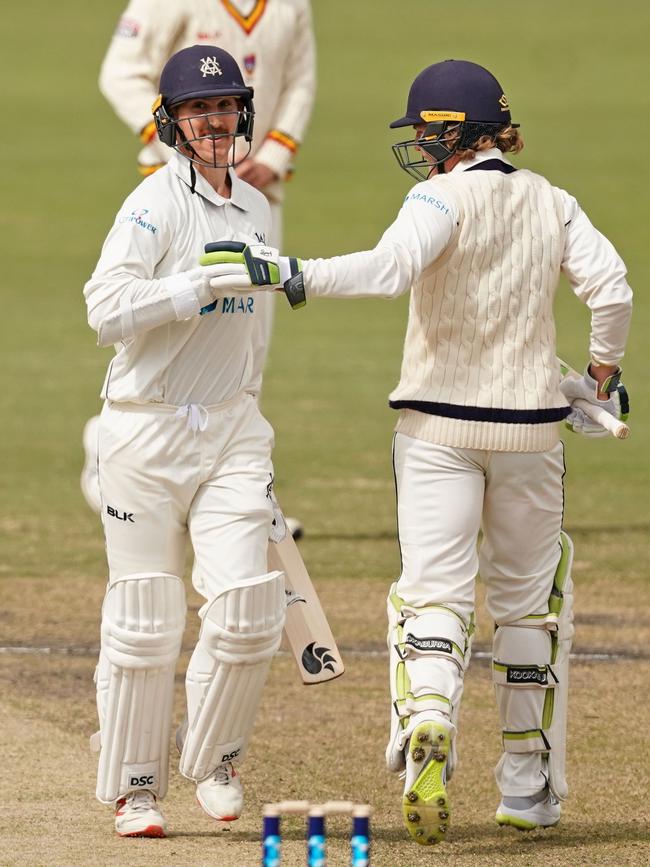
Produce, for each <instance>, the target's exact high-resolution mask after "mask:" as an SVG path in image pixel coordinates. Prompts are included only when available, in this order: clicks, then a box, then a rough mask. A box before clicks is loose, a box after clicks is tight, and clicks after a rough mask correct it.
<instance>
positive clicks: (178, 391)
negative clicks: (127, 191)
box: [84, 154, 270, 406]
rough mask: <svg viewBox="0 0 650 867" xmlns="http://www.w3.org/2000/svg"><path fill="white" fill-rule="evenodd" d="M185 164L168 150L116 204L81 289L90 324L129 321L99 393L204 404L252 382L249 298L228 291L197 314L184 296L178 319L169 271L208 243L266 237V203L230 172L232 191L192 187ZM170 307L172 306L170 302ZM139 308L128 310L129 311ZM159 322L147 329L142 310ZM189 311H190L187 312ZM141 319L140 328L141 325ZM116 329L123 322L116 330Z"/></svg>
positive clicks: (194, 260) (202, 183)
mask: <svg viewBox="0 0 650 867" xmlns="http://www.w3.org/2000/svg"><path fill="white" fill-rule="evenodd" d="M189 169H190V163H189V161H188V160H187V159H185V158H184V157H182V156H180V155H179V154H173V156H172V159H171V161H170V162H169V164H168V165H167V166H165V168H163V169H160V171H158V172H156V173H155V174H154V175H151V176H150V177H148V178H146V179H145V180H144V181H143V182H142V183H141V184H140V185H139V186H138V187H136V189H135V190H134V191H133V192H132V193H131V195H130V196H128V198H127V199H126V201H125V202H124V204H123V206H122V208H121V209H120V211H119V212H118V214H117V217H116V219H115V223H114V224H113V227H112V229H111V230H110V232H109V234H108V237H107V238H106V241H105V243H104V247H103V249H102V253H101V257H100V259H99V262H98V263H97V267H96V268H95V271H94V273H93V275H92V277H91V278H90V280H89V281H88V282H87V283H86V286H85V287H84V296H85V298H86V304H87V307H88V321H89V323H90V326H91V327H92V328H93V329H94V330H95V331H97V332H98V333H99V334H100V335H101V334H102V332H103V331H104V329H110V330H109V333H113V329H114V323H115V322H116V321H118V322H121V323H124V322H126V323H130V328H129V333H132V336H130V337H127V338H125V339H123V340H122V341H121V342H120V343H119V344H117V345H116V351H117V354H116V356H115V357H114V358H113V360H112V361H111V363H110V365H109V368H108V372H107V374H106V379H105V381H104V386H103V389H102V397H103V398H106V399H109V400H112V401H120V402H135V403H149V402H154V403H165V404H172V405H176V406H181V405H184V404H190V403H199V404H203V405H204V406H210V405H214V404H219V403H223V402H224V401H227V400H230V399H231V398H233V397H234V396H236V395H237V394H239V393H240V392H244V391H250V392H252V393H256V392H257V390H258V384H259V383H258V381H257V378H256V377H255V376H254V375H253V358H254V353H255V352H256V351H257V350H259V346H258V345H256V341H259V340H261V339H262V336H261V333H262V331H263V329H260V328H254V327H253V326H254V323H255V319H256V309H255V305H256V297H255V293H254V292H251V293H250V294H242V293H233V294H232V295H231V296H227V297H225V298H219V299H218V300H217V301H216V302H215V307H214V309H213V310H211V311H210V312H206V313H205V314H204V315H198V314H197V313H196V311H198V309H199V307H200V306H201V303H202V302H201V299H198V298H194V299H192V298H188V297H187V292H185V294H184V298H183V302H182V303H183V305H184V306H185V308H186V309H187V314H186V315H188V316H189V318H187V319H182V320H180V321H179V320H178V319H177V318H176V312H177V310H178V306H179V300H178V298H176V299H174V300H172V297H171V295H170V290H169V286H168V283H169V281H167V282H166V281H164V280H162V279H161V278H166V277H170V276H171V275H175V274H178V273H180V272H183V271H188V270H190V269H193V268H196V267H198V265H199V257H200V255H201V254H202V253H203V250H204V245H205V244H206V243H208V242H211V241H243V242H244V243H258V242H263V243H266V239H267V237H268V233H269V231H270V209H269V204H268V202H267V200H266V199H265V197H264V196H263V195H262V193H260V192H259V191H258V190H256V189H254V188H253V187H251V186H250V185H249V184H247V183H245V182H243V181H241V180H239V179H238V178H237V176H236V175H235V174H234V172H232V171H231V172H230V178H231V181H232V189H231V197H230V199H224V198H222V197H221V196H219V195H218V194H217V193H216V192H215V191H214V190H213V188H212V187H211V186H210V185H209V184H208V182H207V181H206V180H205V179H204V178H203V177H202V176H201V175H199V174H197V176H196V192H195V193H194V194H192V193H191V191H190V172H189ZM175 305H176V306H175ZM134 308H135V309H137V310H139V311H141V316H139V317H133V315H132V311H133V310H134ZM148 311H155V314H156V316H157V318H158V320H160V319H161V318H164V319H167V321H166V323H165V324H162V325H159V326H158V327H155V328H150V327H149V326H148V325H147V324H146V320H147V315H146V314H147V312H148ZM192 313H194V315H191V314H192ZM141 321H142V322H144V323H145V324H144V326H143V327H145V328H147V329H148V330H140V329H139V327H138V324H139V323H140V322H141ZM123 330H124V329H123Z"/></svg>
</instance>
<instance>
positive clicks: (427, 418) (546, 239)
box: [390, 167, 567, 452]
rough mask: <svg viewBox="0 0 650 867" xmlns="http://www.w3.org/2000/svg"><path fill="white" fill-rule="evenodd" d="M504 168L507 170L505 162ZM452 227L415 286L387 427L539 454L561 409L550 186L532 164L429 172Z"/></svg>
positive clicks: (560, 239)
mask: <svg viewBox="0 0 650 867" xmlns="http://www.w3.org/2000/svg"><path fill="white" fill-rule="evenodd" d="M507 168H508V169H509V168H510V167H507ZM435 186H436V189H437V190H439V192H440V195H441V196H442V197H443V198H445V197H446V198H452V200H453V201H454V202H455V203H456V206H457V226H456V231H455V235H454V236H453V238H452V240H451V243H450V244H448V245H447V248H446V250H445V252H444V253H443V255H442V256H441V257H439V258H438V259H437V260H436V261H435V262H434V263H433V264H432V265H430V266H429V267H428V268H427V269H426V270H425V271H424V272H423V273H422V274H421V276H420V279H419V280H418V281H417V282H416V283H415V284H414V285H413V289H412V292H411V299H410V309H409V322H408V328H407V333H406V339H405V345H404V357H403V362H402V371H401V378H400V382H399V385H398V386H397V388H396V389H395V390H394V391H393V392H392V394H391V395H390V405H391V406H392V407H393V408H395V409H400V410H401V413H400V418H399V420H398V423H397V427H396V430H398V431H399V432H401V433H404V434H407V435H409V436H413V437H417V438H419V439H424V440H428V441H430V442H434V443H439V444H441V445H449V446H456V447H463V448H476V449H491V450H497V451H524V452H527V451H544V450H547V449H549V448H551V447H552V446H553V445H554V444H555V443H556V442H557V441H558V437H559V433H558V425H557V422H558V421H559V420H561V419H562V418H564V417H565V415H566V414H567V408H566V400H565V399H564V398H563V396H562V394H561V392H560V391H559V388H558V381H559V374H558V365H557V362H556V359H555V353H556V350H555V326H554V321H553V299H554V295H555V290H556V287H557V284H558V280H559V277H560V266H561V262H562V255H563V249H564V238H565V228H564V209H563V203H562V200H561V197H560V194H559V191H558V190H557V189H556V188H555V187H553V186H552V185H551V184H550V183H549V182H548V181H547V180H545V179H544V178H543V177H541V176H540V175H536V174H534V173H532V172H530V171H526V170H519V171H509V172H508V173H505V172H503V171H480V170H479V171H465V172H462V173H456V174H453V175H448V176H441V177H439V178H436V181H435Z"/></svg>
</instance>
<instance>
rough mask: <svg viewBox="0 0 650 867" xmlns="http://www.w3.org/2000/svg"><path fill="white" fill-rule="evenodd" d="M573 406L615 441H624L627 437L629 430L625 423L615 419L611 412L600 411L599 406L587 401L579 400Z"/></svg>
mask: <svg viewBox="0 0 650 867" xmlns="http://www.w3.org/2000/svg"><path fill="white" fill-rule="evenodd" d="M573 405H574V406H575V407H577V408H578V409H581V410H582V411H583V412H584V414H585V415H588V416H589V418H590V419H591V420H592V421H595V422H596V424H600V425H602V426H603V427H604V428H605V429H606V430H608V431H609V432H610V433H611V434H612V436H615V437H616V439H617V440H626V439H627V438H628V437H629V435H630V429H629V427H628V426H627V425H626V424H625V422H624V421H620V420H619V419H617V418H615V417H614V416H613V415H612V414H611V412H607V410H606V409H601V408H600V407H599V406H596V405H595V404H593V403H590V402H589V401H588V400H581V399H580V398H578V399H576V400H574V401H573Z"/></svg>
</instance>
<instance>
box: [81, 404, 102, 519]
mask: <svg viewBox="0 0 650 867" xmlns="http://www.w3.org/2000/svg"><path fill="white" fill-rule="evenodd" d="M98 435H99V416H98V415H94V416H93V417H92V418H90V419H88V421H87V422H86V426H85V427H84V432H83V438H82V442H83V447H84V465H83V469H82V471H81V478H80V480H79V483H80V485H81V493H82V494H83V495H84V499H85V500H86V502H87V503H88V505H89V506H90V508H91V509H92V510H93V512H96V513H97V514H99V513H100V512H101V510H102V498H101V495H100V493H99V468H98V466H97V457H98V453H97V451H98V450H97V437H98Z"/></svg>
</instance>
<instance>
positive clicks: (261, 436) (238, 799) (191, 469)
mask: <svg viewBox="0 0 650 867" xmlns="http://www.w3.org/2000/svg"><path fill="white" fill-rule="evenodd" d="M153 115H154V120H155V123H156V127H157V130H158V135H159V137H160V140H161V141H162V142H163V143H164V144H165V145H166V146H167V147H169V148H171V149H172V150H173V151H174V153H173V154H172V156H171V159H170V160H169V162H168V163H167V165H166V166H165V167H164V168H161V169H160V170H159V171H157V172H156V173H155V174H152V175H150V176H149V177H147V178H146V179H145V180H144V181H142V183H141V184H140V185H139V186H138V187H137V188H136V189H135V190H134V192H133V193H131V195H130V196H128V198H127V199H126V201H125V202H124V205H123V206H122V207H121V208H120V210H119V212H118V214H117V217H116V219H115V222H114V225H113V227H112V229H111V230H110V232H109V234H108V237H107V238H106V241H105V243H104V247H103V249H102V253H101V256H100V259H99V261H98V263H97V266H96V268H95V271H94V273H93V275H92V277H91V278H90V280H89V281H88V282H87V283H86V286H85V288H84V295H85V298H86V303H87V309H88V321H89V323H90V325H91V327H92V328H93V329H94V330H95V331H96V332H97V335H98V343H99V345H100V346H110V345H114V346H115V349H116V354H115V356H114V358H113V359H112V361H111V363H110V365H109V369H108V372H107V375H106V379H105V382H104V386H103V390H102V397H103V398H104V408H103V411H102V415H101V421H100V428H99V440H98V442H99V482H100V490H101V504H102V519H103V524H104V532H105V537H106V552H107V558H108V567H109V581H108V587H107V591H106V596H105V599H104V604H103V609H102V623H101V650H100V658H99V664H98V666H97V670H96V677H95V680H96V686H97V708H98V713H99V721H100V731H99V733H98V736H97V737H96V738H95V739H94V743H95V745H96V746H97V747H98V748H99V750H100V752H99V768H98V774H97V798H98V799H99V800H100V801H101V802H102V803H104V804H108V805H111V806H113V807H114V809H115V827H116V830H117V832H118V834H120V835H121V836H125V837H163V836H165V834H166V828H167V824H166V820H165V818H164V816H163V814H162V812H161V808H160V801H161V800H162V799H163V798H164V796H165V794H166V790H167V781H168V764H169V755H168V754H169V736H170V729H171V725H172V713H173V696H174V673H175V667H176V662H177V659H178V656H179V653H180V649H181V641H182V636H183V629H184V625H185V611H186V604H185V590H184V585H183V581H182V580H181V579H182V575H183V569H184V563H185V554H186V548H187V543H188V541H189V542H191V545H192V548H193V551H194V566H193V571H192V582H193V585H194V587H195V589H196V590H197V592H198V593H199V594H200V595H201V596H202V597H203V599H204V604H203V606H202V607H201V609H200V611H199V617H200V620H201V628H200V634H199V638H198V641H197V643H196V646H195V648H194V650H193V653H192V656H191V659H190V661H189V665H188V668H187V672H186V677H185V687H186V702H187V707H186V719H185V721H184V722H182V723H181V725H180V726H179V728H178V731H177V737H176V743H177V746H178V748H179V751H180V771H181V773H182V774H183V776H185V777H187V778H188V779H189V780H190V781H192V782H193V784H194V785H195V787H196V795H197V799H198V801H199V804H200V805H201V807H202V808H203V809H204V811H205V812H206V813H207V814H208V815H209V816H211V817H213V818H214V819H217V820H222V821H233V820H235V819H237V818H238V817H239V815H240V813H241V811H242V807H243V790H242V785H241V778H240V771H239V769H240V766H241V763H242V762H243V760H244V757H245V754H246V748H247V745H248V741H249V738H250V735H251V731H252V728H253V723H254V720H255V714H256V711H257V707H258V704H259V701H260V697H261V693H262V689H263V686H264V682H265V679H266V675H267V671H268V668H269V665H270V662H271V659H272V657H273V655H274V654H275V652H276V650H277V649H278V647H279V644H280V638H281V632H282V628H283V623H284V618H285V610H286V603H285V591H284V575H283V573H282V572H281V571H269V569H268V566H267V546H268V539H269V534H270V531H271V526H272V522H273V519H274V514H273V503H272V483H273V465H272V462H271V450H272V446H273V430H272V428H271V426H270V425H269V423H268V422H267V421H266V419H265V418H264V417H263V416H262V414H261V413H260V410H259V406H258V401H257V392H258V389H259V380H258V378H257V377H256V375H255V373H254V363H253V358H254V355H255V352H256V350H257V349H258V348H259V347H258V346H256V343H255V341H256V340H258V339H262V337H261V336H260V334H261V332H260V330H259V329H257V328H256V317H257V315H258V312H259V311H258V309H257V306H256V303H255V302H256V298H255V295H254V293H251V292H250V290H249V279H248V276H247V272H246V269H245V267H244V266H243V265H242V266H240V272H241V273H240V278H239V281H237V280H234V279H233V276H232V267H233V266H232V265H231V264H229V265H227V266H224V265H222V264H219V263H211V262H210V261H207V260H206V258H205V253H204V250H205V246H206V245H207V244H209V243H210V242H213V241H214V240H215V239H221V240H223V239H225V240H226V241H227V242H228V244H230V246H231V248H232V249H242V248H244V247H245V246H246V245H248V244H257V245H258V247H257V248H258V249H259V248H260V247H262V246H263V244H264V242H265V239H266V236H267V234H268V233H269V232H270V228H271V217H270V210H269V204H268V202H267V200H266V198H265V197H264V195H263V194H262V193H261V192H260V191H258V190H257V189H255V188H254V187H252V186H251V185H249V184H248V183H246V182H245V181H242V180H241V179H239V178H238V177H237V175H236V173H235V172H234V171H233V168H234V167H235V166H236V165H237V163H238V161H240V160H241V159H244V158H245V156H246V153H247V151H248V149H249V147H250V141H251V136H252V132H253V123H254V106H253V91H252V88H250V87H247V86H246V85H245V84H244V81H243V78H242V74H241V71H240V69H239V67H238V65H237V63H236V62H235V60H234V59H233V57H232V56H231V55H230V54H229V53H228V52H226V51H224V50H223V49H222V48H219V47H218V46H214V45H195V46H191V47H189V48H185V49H183V50H181V51H179V52H177V53H176V54H175V55H173V56H172V57H171V59H170V60H169V61H168V63H167V64H166V65H165V67H164V69H163V71H162V75H161V78H160V95H159V97H158V99H157V100H156V102H155V104H154V106H153ZM240 143H241V145H242V146H241V147H239V145H240ZM224 273H225V275H226V281H225V283H224V281H223V279H222V276H223V275H224ZM237 282H239V283H240V284H241V286H242V287H243V291H242V292H240V291H239V290H238V289H237V288H236V284H237Z"/></svg>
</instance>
